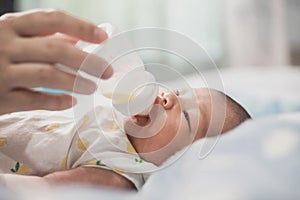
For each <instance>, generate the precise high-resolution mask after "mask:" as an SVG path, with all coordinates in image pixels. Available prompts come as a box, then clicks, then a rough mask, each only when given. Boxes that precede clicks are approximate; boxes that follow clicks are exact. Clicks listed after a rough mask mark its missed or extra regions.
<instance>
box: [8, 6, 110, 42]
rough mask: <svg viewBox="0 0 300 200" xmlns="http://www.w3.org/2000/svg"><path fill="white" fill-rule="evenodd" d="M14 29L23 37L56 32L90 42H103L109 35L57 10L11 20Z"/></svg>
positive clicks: (92, 25) (30, 14)
mask: <svg viewBox="0 0 300 200" xmlns="http://www.w3.org/2000/svg"><path fill="white" fill-rule="evenodd" d="M11 20H12V21H13V23H12V26H13V29H14V30H15V31H16V32H17V33H18V34H19V35H22V36H45V35H51V34H54V33H56V32H60V33H64V34H67V35H71V36H73V37H76V38H80V39H82V40H86V41H89V42H102V41H104V40H105V39H107V34H106V32H105V31H103V30H102V29H100V28H98V27H97V26H96V25H94V24H92V23H89V22H86V21H84V20H81V19H78V18H76V17H73V16H71V15H69V14H66V13H64V12H61V11H57V10H38V11H37V10H34V11H30V12H25V13H22V14H21V15H20V14H19V15H18V16H17V17H14V18H12V19H11Z"/></svg>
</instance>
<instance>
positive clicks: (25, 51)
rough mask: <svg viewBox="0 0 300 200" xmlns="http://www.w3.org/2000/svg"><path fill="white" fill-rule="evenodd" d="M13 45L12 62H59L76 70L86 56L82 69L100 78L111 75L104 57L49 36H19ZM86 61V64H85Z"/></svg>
mask: <svg viewBox="0 0 300 200" xmlns="http://www.w3.org/2000/svg"><path fill="white" fill-rule="evenodd" d="M14 46H15V48H13V50H12V55H11V59H12V61H13V62H47V63H60V64H62V65H65V66H68V67H71V68H73V69H74V70H76V71H77V70H79V69H80V67H82V63H83V61H84V60H85V59H86V58H87V61H86V62H85V66H84V67H82V69H81V70H82V71H85V72H87V73H89V74H91V75H93V76H96V77H102V78H108V77H110V76H111V75H112V69H111V67H110V66H109V65H108V63H107V62H106V61H105V60H104V59H102V58H100V57H98V56H96V55H93V54H88V53H86V52H84V51H82V50H80V49H78V48H76V47H74V46H73V45H71V44H69V43H66V42H62V41H61V40H59V39H55V38H49V37H40V38H30V39H29V38H19V39H16V40H15V45H14ZM87 56H88V57H87ZM87 62H88V66H86V65H87Z"/></svg>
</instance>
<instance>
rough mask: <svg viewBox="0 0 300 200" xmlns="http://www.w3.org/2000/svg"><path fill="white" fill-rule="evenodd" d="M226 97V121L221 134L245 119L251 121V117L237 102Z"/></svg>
mask: <svg viewBox="0 0 300 200" xmlns="http://www.w3.org/2000/svg"><path fill="white" fill-rule="evenodd" d="M225 96H226V120H225V123H224V126H223V130H222V132H223V133H224V132H227V131H229V130H231V129H233V128H235V127H237V126H238V125H240V124H241V123H242V122H244V121H245V120H247V119H251V116H250V115H249V113H248V112H247V111H246V109H245V108H243V107H242V106H241V105H240V104H239V103H238V102H236V101H235V100H233V99H232V98H231V97H229V96H227V95H225Z"/></svg>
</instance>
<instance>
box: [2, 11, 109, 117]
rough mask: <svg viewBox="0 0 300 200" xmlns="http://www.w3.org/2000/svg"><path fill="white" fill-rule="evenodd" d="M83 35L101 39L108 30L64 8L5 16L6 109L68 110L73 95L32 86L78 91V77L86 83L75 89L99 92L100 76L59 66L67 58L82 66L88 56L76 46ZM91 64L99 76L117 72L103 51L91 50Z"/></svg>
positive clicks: (91, 70) (67, 63) (91, 39)
mask: <svg viewBox="0 0 300 200" xmlns="http://www.w3.org/2000/svg"><path fill="white" fill-rule="evenodd" d="M57 33H59V34H57ZM79 39H80V40H85V41H88V42H92V43H101V42H102V41H104V40H105V39H107V35H106V33H105V32H104V31H103V30H101V29H100V28H98V27H97V26H96V25H93V24H91V23H89V22H86V21H83V20H80V19H77V18H75V17H72V16H70V15H68V14H66V13H63V12H61V11H55V10H36V11H29V12H21V13H10V14H5V15H3V16H1V17H0V114H4V113H9V112H13V111H24V110H33V109H47V110H62V109H66V108H69V107H72V105H73V104H74V102H75V101H74V98H73V97H72V96H70V95H51V94H47V93H42V92H36V91H33V90H31V88H34V87H49V88H55V89H62V90H68V91H73V85H74V82H75V80H76V82H77V83H78V84H76V85H78V86H80V87H76V88H75V91H74V92H76V93H81V94H90V93H92V92H94V91H95V89H96V84H95V83H94V82H92V81H90V80H87V79H84V78H83V77H80V76H76V75H74V74H70V73H66V72H64V71H61V70H59V69H57V68H56V64H62V65H64V66H67V67H69V68H70V69H72V70H75V71H77V70H79V68H80V65H81V64H82V62H83V61H84V59H85V58H86V57H87V56H88V54H87V53H86V52H83V51H81V50H80V49H78V48H76V47H74V44H75V43H76V41H78V40H79ZM89 64H90V65H91V66H90V68H89V69H86V72H87V73H89V74H91V75H93V76H101V77H100V78H104V79H105V78H109V77H110V76H111V75H112V73H113V71H112V68H111V67H110V66H108V65H107V62H106V61H104V60H103V59H101V58H99V57H98V56H91V60H89ZM107 66H108V67H107ZM99 71H100V72H103V73H101V74H99Z"/></svg>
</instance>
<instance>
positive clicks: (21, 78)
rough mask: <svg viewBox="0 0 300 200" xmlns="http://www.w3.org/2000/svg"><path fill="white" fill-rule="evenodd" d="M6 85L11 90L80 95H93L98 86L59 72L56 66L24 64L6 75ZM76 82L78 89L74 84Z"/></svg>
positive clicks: (13, 67) (14, 67) (12, 68)
mask: <svg viewBox="0 0 300 200" xmlns="http://www.w3.org/2000/svg"><path fill="white" fill-rule="evenodd" d="M6 80H8V81H9V82H8V83H6V84H8V85H9V87H10V88H19V87H26V88H34V87H49V88H54V89H62V90H67V91H73V92H76V93H80V94H91V93H93V92H94V91H95V90H96V88H97V85H96V84H95V83H94V82H92V81H90V80H88V79H84V78H82V77H80V76H75V75H73V74H69V73H66V72H63V71H61V70H58V69H56V68H55V66H53V65H50V64H42V63H22V64H16V65H12V66H11V67H10V70H9V72H7V73H6ZM75 80H76V82H77V83H76V87H75V88H74V83H75Z"/></svg>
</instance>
